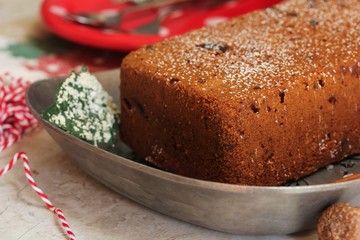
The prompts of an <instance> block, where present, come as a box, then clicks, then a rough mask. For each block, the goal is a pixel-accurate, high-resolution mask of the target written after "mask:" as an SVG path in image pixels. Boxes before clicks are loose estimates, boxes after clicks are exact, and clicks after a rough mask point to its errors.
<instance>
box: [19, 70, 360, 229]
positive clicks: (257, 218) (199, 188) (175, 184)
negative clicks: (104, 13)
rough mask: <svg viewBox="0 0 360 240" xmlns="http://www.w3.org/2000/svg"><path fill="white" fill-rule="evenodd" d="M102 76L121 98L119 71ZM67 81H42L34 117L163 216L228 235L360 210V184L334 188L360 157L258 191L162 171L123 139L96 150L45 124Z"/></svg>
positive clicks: (85, 162) (106, 180)
mask: <svg viewBox="0 0 360 240" xmlns="http://www.w3.org/2000/svg"><path fill="white" fill-rule="evenodd" d="M96 75H97V77H98V79H99V81H100V82H101V83H102V84H103V86H104V88H105V89H106V90H107V91H108V92H109V93H110V95H112V96H113V97H114V100H118V99H119V79H120V78H119V70H114V71H107V72H102V73H99V74H96ZM62 80H63V79H61V78H57V79H48V80H43V81H39V82H35V83H33V84H32V85H31V86H30V87H29V89H28V90H27V92H26V100H27V103H28V105H29V108H30V110H31V111H32V113H33V114H34V115H35V116H36V117H37V119H38V120H39V121H40V122H41V123H42V125H43V126H44V128H45V129H46V130H47V131H48V132H49V134H50V135H51V136H52V137H53V138H54V139H55V141H56V142H57V143H58V144H59V145H60V146H61V147H62V148H63V150H64V151H65V152H66V153H67V154H68V155H69V156H71V157H72V159H73V160H74V161H75V162H76V163H77V164H78V165H79V166H80V168H81V169H83V170H84V171H85V172H87V173H88V174H89V175H90V176H92V177H93V178H95V179H97V180H98V181H100V182H102V183H103V184H105V185H106V186H108V187H109V188H111V189H113V190H115V191H117V192H118V193H120V194H122V195H124V196H126V197H128V198H130V199H132V200H134V201H136V202H138V203H140V204H143V205H145V206H147V207H149V208H151V209H153V210H155V211H157V212H161V213H163V214H166V215H168V216H172V217H174V218H177V219H181V220H183V221H186V222H189V223H193V224H196V225H199V226H203V227H206V228H210V229H214V230H218V231H222V232H228V233H236V234H246V235H247V234H290V233H294V232H299V231H304V230H307V229H312V228H314V227H315V226H316V222H317V219H318V217H319V214H320V213H321V212H322V211H323V210H324V208H326V207H327V206H328V205H330V204H333V203H335V202H350V203H352V204H355V205H360V180H353V181H348V182H342V183H330V182H332V181H334V180H335V179H339V178H341V177H342V176H343V175H344V174H351V173H359V172H360V157H359V156H354V157H352V158H349V159H346V160H344V161H343V162H341V163H339V164H336V165H331V166H328V167H326V168H324V169H322V170H320V171H318V172H316V173H315V174H313V175H311V176H308V177H306V178H304V179H302V180H300V181H298V182H296V183H293V184H290V185H289V186H282V187H256V186H240V185H232V184H224V183H216V182H208V181H202V180H196V179H192V178H187V177H183V176H179V175H175V174H171V173H168V172H165V171H162V170H159V169H156V168H154V167H152V166H150V165H148V164H146V163H145V162H144V161H143V160H142V159H139V158H137V157H136V154H134V153H133V152H132V151H131V149H129V148H127V147H126V146H125V145H124V144H123V143H122V142H121V141H119V143H118V144H117V145H116V146H115V147H114V148H98V147H95V146H93V145H91V144H88V143H86V142H85V141H82V140H80V139H77V138H75V137H73V136H72V135H70V134H68V133H66V132H65V131H63V130H61V129H59V128H57V127H56V126H53V125H52V124H50V123H49V122H47V121H44V120H43V119H42V118H41V115H40V114H41V112H42V111H43V110H44V109H45V108H46V107H48V106H49V105H50V104H51V102H52V99H53V97H54V95H55V92H56V89H57V86H58V84H59V83H60V82H61V81H62ZM117 102H118V101H117Z"/></svg>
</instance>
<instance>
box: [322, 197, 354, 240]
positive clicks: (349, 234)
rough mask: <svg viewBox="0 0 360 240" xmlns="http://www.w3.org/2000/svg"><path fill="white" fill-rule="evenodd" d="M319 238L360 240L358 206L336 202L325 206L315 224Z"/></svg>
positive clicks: (327, 239)
mask: <svg viewBox="0 0 360 240" xmlns="http://www.w3.org/2000/svg"><path fill="white" fill-rule="evenodd" d="M317 232H318V238H319V240H344V239H347V240H360V208H359V207H352V206H351V205H349V204H347V203H338V204H334V205H332V206H330V207H329V208H327V209H326V210H325V211H324V212H323V213H322V215H321V216H320V219H319V222H318V226H317Z"/></svg>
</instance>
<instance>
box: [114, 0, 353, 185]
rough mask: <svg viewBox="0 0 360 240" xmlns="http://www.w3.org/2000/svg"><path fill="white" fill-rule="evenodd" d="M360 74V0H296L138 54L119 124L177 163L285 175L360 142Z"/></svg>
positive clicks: (239, 177) (172, 168)
mask: <svg viewBox="0 0 360 240" xmlns="http://www.w3.org/2000/svg"><path fill="white" fill-rule="evenodd" d="M359 75H360V2H359V0H348V1H339V0H327V1H325V0H288V1H284V2H282V3H280V4H278V5H275V6H273V7H271V8H267V9H264V10H259V11H256V12H253V13H250V14H247V15H244V16H241V17H238V18H235V19H232V20H229V21H225V22H222V23H220V24H218V25H215V26H210V27H205V28H202V29H199V30H195V31H192V32H190V33H187V34H185V35H182V36H176V37H172V38H170V39H167V40H165V41H162V42H160V43H157V44H154V45H149V46H144V47H142V48H140V49H139V50H137V51H134V52H132V53H130V54H129V55H128V56H127V57H126V58H125V59H124V60H123V62H122V65H121V86H120V89H121V103H122V106H121V126H120V129H121V130H120V132H121V136H122V139H123V140H124V141H125V142H126V143H127V144H128V145H129V146H130V147H131V148H132V149H133V150H134V151H135V152H136V153H137V154H138V155H140V156H141V157H143V158H145V159H146V160H147V161H149V162H150V163H152V164H153V165H155V166H157V167H159V168H161V169H164V170H166V171H169V172H171V173H175V174H180V175H184V176H188V177H192V178H197V179H203V180H209V181H216V182H225V183H234V184H243V185H262V186H277V185H283V184H285V183H287V182H289V181H292V180H297V179H299V178H301V177H304V176H305V175H308V174H311V173H313V172H315V171H316V170H318V169H319V168H321V167H324V166H325V165H327V164H330V163H334V162H337V161H340V160H341V159H343V158H344V157H346V156H348V155H351V154H355V153H359V152H360V77H359Z"/></svg>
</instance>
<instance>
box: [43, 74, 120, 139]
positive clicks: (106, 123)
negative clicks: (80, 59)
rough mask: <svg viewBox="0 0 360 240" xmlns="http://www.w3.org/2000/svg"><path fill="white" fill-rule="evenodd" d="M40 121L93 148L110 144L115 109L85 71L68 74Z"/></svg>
mask: <svg viewBox="0 0 360 240" xmlns="http://www.w3.org/2000/svg"><path fill="white" fill-rule="evenodd" d="M42 116H43V118H44V119H46V120H48V121H49V122H51V123H53V124H55V125H56V126H58V127H60V128H62V129H64V130H65V131H67V132H69V133H70V134H72V135H74V136H76V137H78V138H81V139H84V140H86V141H88V142H90V143H92V144H94V145H98V143H108V144H114V143H115V138H116V134H117V129H118V117H117V109H116V106H115V104H114V102H113V100H112V98H111V96H110V95H109V94H108V93H107V92H106V91H105V90H104V89H103V87H102V86H101V84H100V83H99V81H98V80H97V79H96V77H95V76H94V75H91V74H90V73H89V72H87V71H86V69H83V70H82V71H81V72H80V73H75V72H72V74H71V75H70V77H68V78H67V79H66V80H65V81H64V82H63V83H62V84H61V85H60V87H59V89H58V91H57V94H56V96H55V99H54V102H53V104H52V105H51V106H50V107H49V108H48V109H46V110H45V111H44V112H43V113H42Z"/></svg>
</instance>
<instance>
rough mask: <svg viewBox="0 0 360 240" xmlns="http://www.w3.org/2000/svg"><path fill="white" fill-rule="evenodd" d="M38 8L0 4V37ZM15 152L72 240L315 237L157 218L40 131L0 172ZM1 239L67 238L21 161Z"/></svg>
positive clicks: (2, 214) (8, 184)
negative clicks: (23, 155) (246, 232)
mask: <svg viewBox="0 0 360 240" xmlns="http://www.w3.org/2000/svg"><path fill="white" fill-rule="evenodd" d="M39 6H40V0H31V1H26V3H25V2H24V1H21V0H11V1H4V0H0V26H3V27H2V28H0V34H1V35H2V36H4V35H8V37H10V38H21V37H22V35H24V33H23V32H21V31H20V30H16V31H15V30H12V28H11V27H10V28H6V27H4V26H6V25H8V24H15V25H16V24H17V25H21V26H22V27H23V28H26V27H27V26H32V25H31V24H30V23H29V21H27V19H32V20H34V19H35V21H36V22H37V24H38V23H39V21H40V20H39V16H38V12H39ZM30 22H31V21H30ZM20 29H21V28H20ZM28 31H31V29H30V30H28ZM18 151H25V152H27V154H28V156H29V158H30V167H31V170H32V173H33V177H34V178H35V180H36V182H37V184H38V185H39V187H40V188H41V189H42V190H43V191H44V192H45V193H46V194H47V195H48V197H49V199H50V200H51V201H52V203H53V204H54V205H55V206H56V207H59V208H61V209H62V210H63V212H64V214H65V216H66V218H67V220H68V222H69V224H70V226H71V228H72V230H73V231H74V233H75V235H76V237H77V239H94V240H95V239H99V240H100V239H101V240H107V239H108V240H110V239H121V240H147V239H158V240H190V239H191V240H194V239H199V240H202V239H204V240H205V239H206V240H215V239H216V240H235V239H239V240H245V239H249V240H250V239H260V240H261V239H284V240H285V239H286V240H312V239H316V234H315V232H308V233H302V234H297V235H292V236H261V237H260V236H238V235H231V234H225V233H220V232H215V231H211V230H208V229H204V228H201V227H197V226H194V225H191V224H188V223H184V222H181V221H178V220H175V219H172V218H169V217H167V216H164V215H161V214H158V213H156V212H154V211H152V210H149V209H147V208H145V207H143V206H141V205H139V204H136V203H134V202H132V201H131V200H128V199H126V198H124V197H122V196H121V195H119V194H117V193H115V192H113V191H111V190H109V189H108V188H106V187H105V186H103V185H102V184H100V183H98V182H96V181H95V180H93V179H92V178H90V177H89V176H87V175H86V174H85V173H84V172H82V171H81V169H79V168H78V167H77V166H76V164H75V163H74V162H73V161H72V160H71V159H70V157H68V156H67V155H66V154H65V153H64V152H63V151H62V150H61V149H60V147H59V146H58V145H57V144H56V143H55V142H54V141H53V140H52V139H51V138H50V136H49V135H48V134H47V133H46V132H45V131H44V130H43V129H41V128H39V129H37V130H35V131H33V132H31V133H30V134H28V135H26V136H25V137H24V138H23V139H22V140H21V141H20V142H19V143H17V144H16V145H14V146H12V147H11V148H10V149H7V150H5V151H3V152H1V153H0V168H2V167H3V166H5V164H6V163H7V162H8V161H9V160H10V159H11V157H12V156H13V154H14V153H16V152H18ZM0 239H5V240H7V239H10V240H11V239H37V240H43V239H56V240H57V239H66V237H65V235H64V234H63V233H62V230H61V229H60V227H59V225H58V223H57V220H56V218H55V216H54V214H52V213H51V212H50V211H49V210H48V209H47V208H46V207H45V205H44V203H43V202H42V201H41V200H40V198H39V197H38V196H37V195H36V193H35V192H34V191H33V190H32V188H31V187H30V185H29V184H28V182H27V180H26V178H25V175H24V171H23V167H22V163H20V162H19V163H18V164H17V165H16V166H15V167H14V169H13V170H11V171H10V172H9V173H7V174H6V175H5V176H3V177H1V178H0Z"/></svg>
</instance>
